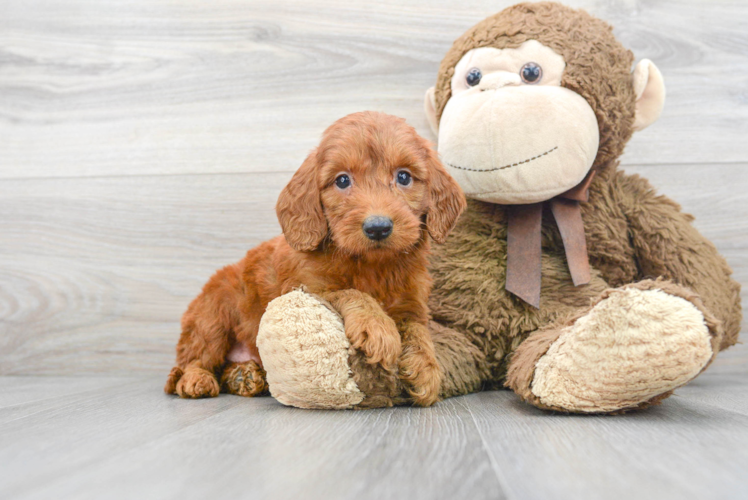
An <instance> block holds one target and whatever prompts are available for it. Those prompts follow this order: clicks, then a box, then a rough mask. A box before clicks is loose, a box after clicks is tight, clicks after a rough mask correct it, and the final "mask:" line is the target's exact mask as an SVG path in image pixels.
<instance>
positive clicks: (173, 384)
mask: <svg viewBox="0 0 748 500" xmlns="http://www.w3.org/2000/svg"><path fill="white" fill-rule="evenodd" d="M183 373H184V372H183V371H182V369H181V368H179V367H178V366H175V367H174V368H172V369H171V372H169V376H168V377H166V384H165V385H164V392H165V393H166V394H176V393H177V382H179V379H181V378H182V374H183Z"/></svg>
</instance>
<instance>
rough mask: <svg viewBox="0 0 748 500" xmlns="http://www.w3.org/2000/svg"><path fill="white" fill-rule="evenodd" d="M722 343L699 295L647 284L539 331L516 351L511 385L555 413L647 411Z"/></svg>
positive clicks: (613, 293)
mask: <svg viewBox="0 0 748 500" xmlns="http://www.w3.org/2000/svg"><path fill="white" fill-rule="evenodd" d="M721 340H722V330H721V326H720V323H719V321H718V320H717V319H716V318H715V317H713V316H712V315H711V314H710V313H709V311H708V310H707V309H706V308H705V307H704V304H703V303H702V302H701V300H700V299H699V298H698V297H697V296H696V295H695V294H693V292H691V291H689V290H688V289H685V288H683V287H680V286H678V285H675V284H673V283H671V282H668V281H664V280H658V281H652V280H646V281H641V282H639V283H634V284H631V285H626V286H624V287H621V288H616V289H609V290H606V291H605V292H603V294H602V295H601V296H600V297H599V298H598V299H597V301H596V303H594V304H593V305H592V306H591V307H589V308H588V309H586V310H581V311H579V312H578V314H577V315H576V316H573V317H570V318H566V319H564V320H558V321H557V322H555V323H553V324H551V325H549V326H547V327H545V328H542V329H540V330H538V331H536V332H534V333H532V334H531V335H530V336H529V337H528V338H527V339H526V340H525V341H524V342H522V344H520V346H519V347H518V348H517V350H516V351H515V352H514V354H513V356H512V359H511V361H510V364H509V370H508V373H507V380H506V385H507V387H509V388H511V389H512V390H514V391H515V392H516V393H517V394H519V395H520V396H521V397H522V398H523V399H524V400H525V401H527V402H529V403H531V404H533V405H535V406H538V407H540V408H544V409H549V410H557V411H564V412H576V413H610V412H617V411H621V410H629V409H636V408H644V407H646V406H650V405H652V404H656V403H658V402H659V401H660V400H662V399H664V398H666V397H667V396H669V395H670V394H671V393H672V391H673V390H674V389H675V388H677V387H680V386H682V385H684V384H686V383H687V382H689V381H690V380H692V379H693V378H694V377H696V376H697V375H698V374H699V373H701V371H703V370H704V369H705V368H706V366H707V365H708V364H709V363H710V362H711V361H712V360H713V359H714V356H715V355H716V353H717V352H718V350H719V345H720V342H721Z"/></svg>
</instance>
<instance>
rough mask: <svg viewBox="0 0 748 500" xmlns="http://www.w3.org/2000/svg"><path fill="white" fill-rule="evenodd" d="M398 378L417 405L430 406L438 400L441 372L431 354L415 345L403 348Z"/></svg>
mask: <svg viewBox="0 0 748 500" xmlns="http://www.w3.org/2000/svg"><path fill="white" fill-rule="evenodd" d="M400 379H401V380H402V381H403V382H405V387H406V389H407V391H408V394H410V396H411V397H412V398H413V401H414V402H415V404H417V405H418V406H431V405H432V404H434V403H436V402H437V401H439V388H440V387H441V382H442V374H441V370H440V369H439V364H438V363H437V361H436V357H434V355H433V354H429V353H427V352H424V351H423V350H421V349H419V348H417V347H411V348H406V349H405V350H403V355H402V357H401V358H400Z"/></svg>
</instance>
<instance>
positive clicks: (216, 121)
mask: <svg viewBox="0 0 748 500" xmlns="http://www.w3.org/2000/svg"><path fill="white" fill-rule="evenodd" d="M511 3H512V2H511V1H505V0H504V1H497V0H464V1H460V2H454V1H448V0H409V1H408V2H402V1H399V0H381V1H377V2H371V1H365V0H306V1H303V2H301V1H298V0H239V1H237V0H213V1H211V2H205V1H201V0H122V1H116V2H115V1H106V0H66V1H49V0H3V1H2V2H0V499H2V500H4V499H16V498H19V499H26V498H29V499H30V498H40V499H41V498H43V499H47V498H55V499H87V498H91V499H93V498H96V499H97V500H98V499H100V498H107V499H108V498H114V499H117V498H143V499H149V498H154V499H163V498H179V499H188V498H206V497H207V498H227V497H228V498H257V499H283V498H294V499H297V498H331V499H337V498H357V499H358V498H408V499H410V498H413V499H419V498H424V499H425V498H428V499H435V498H436V499H439V498H445V499H446V498H449V499H462V498H470V499H473V498H475V499H481V498H494V499H503V498H506V499H512V500H514V499H535V498H537V499H542V500H548V499H557V498H558V499H563V500H566V499H570V500H571V499H574V500H577V499H600V498H605V499H617V498H622V499H623V498H625V499H627V500H628V499H631V498H636V499H657V500H662V499H670V498H674V499H675V498H677V499H683V498H686V499H688V498H694V499H707V498H708V499H711V498H720V499H733V498H734V499H745V498H748V349H746V347H744V346H737V347H736V348H734V349H731V350H730V351H728V352H726V353H724V354H722V355H720V357H719V358H718V360H717V362H716V363H715V366H713V367H712V368H710V370H709V371H708V372H707V373H706V374H704V375H703V376H701V377H699V378H698V379H697V380H696V381H695V382H693V383H692V384H690V385H689V386H687V387H684V388H682V389H680V390H679V391H677V393H676V395H675V396H673V397H671V398H670V399H668V400H667V401H666V402H665V403H664V404H663V405H662V406H660V407H657V408H653V409H650V410H648V411H646V412H641V413H636V414H629V415H624V416H612V417H589V416H588V417H580V416H564V415H551V414H546V413H543V412H540V411H538V410H536V409H534V408H532V407H529V406H527V405H524V404H522V403H521V402H519V401H518V399H517V398H516V397H515V396H514V395H513V394H511V393H509V392H487V393H481V394H475V395H470V396H466V397H462V398H454V399H450V400H448V401H444V402H442V403H439V404H438V405H437V406H435V407H433V408H428V409H414V408H396V409H388V410H375V411H361V412H322V411H301V410H296V409H291V408H285V407H283V406H281V405H279V404H278V403H276V402H275V401H273V400H272V399H270V398H262V399H254V400H248V399H242V398H238V397H233V396H221V397H219V398H217V399H213V400H202V401H181V400H178V399H175V398H171V397H167V396H165V395H163V394H162V393H161V386H162V384H163V379H164V376H165V374H166V373H167V372H168V369H169V368H170V366H171V363H172V361H173V358H174V344H175V342H176V339H177V335H178V328H179V317H180V315H181V313H182V312H183V311H184V309H185V308H186V306H187V304H188V303H189V301H190V300H191V299H192V298H193V297H194V296H195V294H196V293H197V292H198V290H199V289H200V287H201V286H202V284H203V283H204V282H205V280H206V279H207V278H208V277H209V276H210V274H211V273H212V272H213V271H214V270H215V269H217V268H219V267H221V266H223V265H226V264H228V263H230V262H233V261H236V260H238V259H239V258H240V257H241V256H242V255H243V254H244V252H245V251H246V250H247V249H248V248H250V247H252V246H253V245H256V244H257V243H259V242H261V241H263V240H266V239H268V238H270V237H272V236H274V235H275V234H277V233H278V232H279V227H278V224H277V221H276V218H275V214H274V210H273V205H274V203H275V199H276V197H277V194H278V192H279V191H280V189H281V188H282V186H283V185H284V184H285V183H286V182H287V180H288V179H289V178H290V176H291V175H292V173H293V172H294V171H295V169H296V168H297V167H298V166H299V165H300V164H301V161H302V160H303V158H304V157H305V155H306V153H307V152H308V150H309V149H310V148H312V147H313V146H314V145H315V143H316V142H317V140H318V138H319V136H320V134H321V132H322V130H323V129H324V128H325V127H326V126H327V125H328V124H330V123H331V122H332V121H334V120H335V119H337V118H339V117H341V116H343V115H345V114H347V113H351V112H354V111H360V110H363V109H374V110H380V111H384V112H388V113H392V114H396V115H400V116H403V117H405V118H406V119H407V120H408V122H409V123H410V124H412V125H413V126H414V127H416V128H417V130H418V131H419V132H420V133H421V134H423V135H424V136H426V137H428V138H430V139H434V137H433V136H432V135H431V133H430V131H429V130H428V126H427V123H426V119H425V117H424V115H423V112H422V99H423V93H424V91H425V89H426V88H428V87H429V86H431V85H433V83H434V79H435V75H436V70H437V67H438V64H439V61H440V59H441V57H442V56H443V54H444V52H445V51H446V50H447V48H448V47H449V46H450V44H451V43H452V41H453V40H454V38H455V37H457V36H459V35H460V34H461V33H462V32H463V31H464V30H465V29H467V28H468V27H470V26H471V25H473V24H474V23H475V22H477V21H479V20H480V19H483V18H484V17H486V16H487V15H489V14H492V13H494V12H496V11H498V10H500V9H501V8H503V7H505V6H507V5H509V4H511ZM566 3H568V4H570V5H572V6H576V7H583V8H585V9H587V10H589V11H590V12H591V13H593V14H595V15H598V16H599V17H601V18H603V19H605V20H607V21H609V22H611V23H612V24H613V25H614V26H615V32H616V34H617V36H618V37H619V38H620V39H621V40H622V42H623V43H624V44H625V45H626V46H628V47H629V48H631V49H632V50H633V51H634V53H635V56H636V58H637V59H641V58H645V57H646V58H649V59H652V60H653V61H655V62H656V64H657V65H658V67H659V68H660V69H661V71H662V73H663V75H664V78H665V82H666V85H667V89H668V97H667V103H666V106H665V110H664V113H663V116H662V118H661V119H660V120H659V121H658V122H657V123H656V124H654V125H653V126H651V127H650V128H648V129H647V130H645V131H643V132H640V133H637V134H636V135H635V136H634V138H633V139H632V140H631V142H630V143H629V145H628V146H627V150H626V153H625V155H624V156H623V158H622V168H624V169H625V170H627V171H629V172H636V173H640V174H641V175H643V176H645V177H648V178H649V179H650V180H651V181H652V183H653V185H655V186H656V187H657V188H658V189H659V190H660V191H661V192H663V193H665V194H667V195H669V196H671V197H673V198H674V199H675V200H677V201H678V202H679V203H681V204H682V205H683V207H684V209H685V210H686V211H688V212H690V213H693V214H694V215H695V216H696V222H695V224H696V226H697V227H698V228H699V229H700V230H701V231H702V232H703V233H704V234H705V235H706V236H707V237H709V238H710V239H711V240H712V241H714V243H715V244H716V245H717V247H718V248H719V250H720V251H721V252H722V253H723V254H724V255H725V257H726V258H727V260H728V262H729V263H730V265H731V266H732V267H733V269H734V271H735V277H736V278H737V279H738V280H739V281H740V282H741V283H742V284H743V286H744V289H745V288H746V287H748V141H746V140H745V137H747V136H748V94H746V88H748V3H746V2H744V1H740V0H708V1H707V0H659V1H638V0H569V1H568V2H566ZM743 296H744V304H745V303H746V300H745V297H746V295H745V293H744V294H743ZM744 310H745V307H744Z"/></svg>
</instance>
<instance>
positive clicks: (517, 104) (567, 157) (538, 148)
mask: <svg viewBox="0 0 748 500" xmlns="http://www.w3.org/2000/svg"><path fill="white" fill-rule="evenodd" d="M642 63H643V64H641V63H640V66H638V67H637V71H636V72H635V73H634V75H633V76H632V80H630V82H631V85H632V86H634V87H637V82H639V83H638V88H634V93H635V94H638V95H637V97H639V96H641V95H642V94H645V93H646V92H645V91H646V90H647V89H651V88H653V87H652V84H653V83H652V81H651V80H653V78H652V77H656V79H657V80H658V81H657V82H654V83H655V84H656V85H654V86H655V87H657V89H655V90H657V91H658V92H659V94H658V95H657V96H656V99H651V100H650V102H648V103H646V104H647V105H646V106H644V108H646V111H647V112H649V113H650V115H652V116H653V117H649V116H648V117H645V118H640V117H639V116H638V115H639V114H640V110H639V104H640V102H638V101H637V103H636V106H637V109H636V114H637V120H639V121H640V122H641V123H638V124H637V123H634V124H632V126H633V127H634V128H636V127H637V125H638V126H639V128H644V126H646V125H648V124H649V122H651V121H654V118H656V115H659V111H660V110H661V109H662V99H664V87H663V88H662V90H661V92H660V91H659V87H660V86H661V77H660V76H659V72H657V69H656V68H654V66H653V65H651V62H649V61H642ZM652 68H653V69H652ZM565 70H567V62H566V61H565V60H564V58H563V57H562V56H561V55H559V54H558V53H556V52H555V51H554V50H553V49H551V48H549V47H548V46H546V45H543V44H542V43H540V42H539V41H537V40H528V41H525V42H524V43H522V44H521V45H519V46H518V47H515V48H503V49H498V48H494V47H479V48H474V49H472V50H469V51H468V52H466V53H465V54H464V55H463V56H462V58H461V59H460V60H459V62H458V63H457V64H456V65H455V66H454V74H453V76H452V79H451V82H450V86H451V96H450V97H449V100H448V101H447V103H446V105H445V106H444V108H443V110H442V113H441V116H440V117H439V119H438V121H437V115H436V112H435V101H434V90H433V88H432V89H430V90H429V92H427V95H426V103H425V105H426V111H427V115H428V117H429V121H430V123H431V125H432V128H433V129H434V131H435V132H436V133H437V134H438V149H439V154H440V156H441V160H442V162H443V163H444V165H445V166H447V168H448V170H449V172H450V174H452V176H453V177H454V178H455V179H456V180H457V181H458V182H459V184H460V186H461V187H462V188H463V190H464V191H465V195H466V196H467V197H469V198H473V199H477V200H481V201H487V202H492V203H499V204H527V203H536V202H540V201H544V200H548V199H550V198H553V197H554V196H557V195H559V194H562V193H565V192H566V191H568V190H570V189H572V188H574V187H575V186H577V185H579V184H580V183H581V182H582V181H583V180H584V179H585V177H586V176H587V174H588V173H589V172H590V169H591V167H592V166H593V164H594V162H595V158H596V156H597V153H598V146H599V143H600V132H599V130H600V129H599V124H598V121H597V118H596V115H595V112H594V111H593V109H592V107H591V106H590V104H589V103H588V102H587V100H586V99H585V98H584V97H582V96H581V95H579V94H578V93H576V92H574V91H572V90H570V89H568V88H566V87H563V86H562V79H563V76H564V71H565ZM637 73H638V74H637ZM590 76H591V77H592V75H590ZM651 92H652V91H651V90H650V93H651ZM632 104H633V102H632ZM642 114H644V113H642ZM649 118H651V121H650V120H649ZM645 122H646V123H645Z"/></svg>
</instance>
